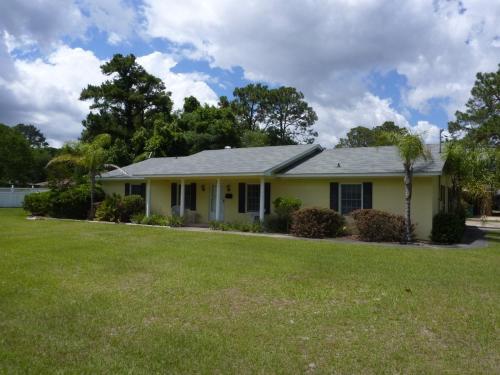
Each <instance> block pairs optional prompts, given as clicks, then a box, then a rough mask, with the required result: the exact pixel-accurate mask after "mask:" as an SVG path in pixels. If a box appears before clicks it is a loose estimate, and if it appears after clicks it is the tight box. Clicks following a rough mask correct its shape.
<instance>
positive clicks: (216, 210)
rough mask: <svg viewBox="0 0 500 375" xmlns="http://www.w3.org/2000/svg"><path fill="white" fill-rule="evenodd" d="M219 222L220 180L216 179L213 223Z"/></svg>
mask: <svg viewBox="0 0 500 375" xmlns="http://www.w3.org/2000/svg"><path fill="white" fill-rule="evenodd" d="M219 220H220V178H218V179H217V186H216V188H215V221H219Z"/></svg>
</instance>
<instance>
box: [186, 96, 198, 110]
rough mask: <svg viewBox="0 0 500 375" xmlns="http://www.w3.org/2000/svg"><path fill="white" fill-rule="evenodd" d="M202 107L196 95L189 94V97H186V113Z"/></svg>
mask: <svg viewBox="0 0 500 375" xmlns="http://www.w3.org/2000/svg"><path fill="white" fill-rule="evenodd" d="M200 107H201V104H200V102H199V101H198V99H196V98H195V97H194V96H188V97H187V98H184V106H183V110H184V113H191V112H194V111H196V110H197V109H198V108H200Z"/></svg>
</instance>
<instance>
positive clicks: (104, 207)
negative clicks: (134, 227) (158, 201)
mask: <svg viewBox="0 0 500 375" xmlns="http://www.w3.org/2000/svg"><path fill="white" fill-rule="evenodd" d="M134 215H144V198H142V197H141V196H140V195H128V196H126V197H123V198H122V197H121V196H120V195H118V194H115V193H114V194H112V195H108V196H106V198H105V199H104V201H103V202H101V204H100V205H99V207H98V208H97V210H96V219H97V220H99V221H113V222H116V223H118V222H122V223H124V222H129V221H130V220H131V218H132V217H133V216H134Z"/></svg>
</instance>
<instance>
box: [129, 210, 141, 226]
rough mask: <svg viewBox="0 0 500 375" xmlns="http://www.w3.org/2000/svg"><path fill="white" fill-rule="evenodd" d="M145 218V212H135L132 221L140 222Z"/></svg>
mask: <svg viewBox="0 0 500 375" xmlns="http://www.w3.org/2000/svg"><path fill="white" fill-rule="evenodd" d="M143 219H144V214H142V213H141V214H135V215H132V216H131V217H130V222H131V223H133V224H140V223H141V222H142V220H143Z"/></svg>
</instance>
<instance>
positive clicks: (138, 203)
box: [120, 195, 146, 222]
mask: <svg viewBox="0 0 500 375" xmlns="http://www.w3.org/2000/svg"><path fill="white" fill-rule="evenodd" d="M145 207H146V205H145V202H144V198H143V197H141V196H140V195H127V196H126V197H123V199H122V205H121V209H122V212H121V218H120V220H121V221H122V222H128V221H130V218H131V217H132V216H133V215H137V214H141V213H144V210H145Z"/></svg>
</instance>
